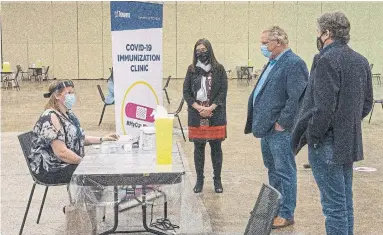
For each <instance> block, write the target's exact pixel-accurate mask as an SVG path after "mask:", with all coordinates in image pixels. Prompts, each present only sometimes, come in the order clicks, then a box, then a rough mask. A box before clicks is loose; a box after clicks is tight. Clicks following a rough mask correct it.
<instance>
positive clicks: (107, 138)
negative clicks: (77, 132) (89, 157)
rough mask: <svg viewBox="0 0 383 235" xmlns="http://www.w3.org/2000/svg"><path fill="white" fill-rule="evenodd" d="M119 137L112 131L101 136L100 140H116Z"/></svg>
mask: <svg viewBox="0 0 383 235" xmlns="http://www.w3.org/2000/svg"><path fill="white" fill-rule="evenodd" d="M119 138H120V136H119V135H117V134H116V133H112V134H108V135H106V136H104V137H102V141H116V140H118V139H119Z"/></svg>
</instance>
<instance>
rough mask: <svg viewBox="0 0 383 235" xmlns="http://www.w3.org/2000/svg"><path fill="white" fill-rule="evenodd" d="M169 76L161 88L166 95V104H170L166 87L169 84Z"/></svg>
mask: <svg viewBox="0 0 383 235" xmlns="http://www.w3.org/2000/svg"><path fill="white" fill-rule="evenodd" d="M170 78H171V76H169V77H168V79H167V80H166V83H165V86H164V88H163V89H162V90H163V91H165V95H166V99H167V100H168V104H170V99H169V95H168V91H167V88H168V86H169V82H170Z"/></svg>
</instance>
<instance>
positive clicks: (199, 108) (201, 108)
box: [192, 103, 204, 113]
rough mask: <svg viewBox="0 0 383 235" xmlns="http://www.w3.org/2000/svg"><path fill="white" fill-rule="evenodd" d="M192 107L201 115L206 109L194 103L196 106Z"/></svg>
mask: <svg viewBox="0 0 383 235" xmlns="http://www.w3.org/2000/svg"><path fill="white" fill-rule="evenodd" d="M192 107H193V108H194V109H195V110H197V111H198V112H199V113H200V112H201V111H202V110H203V109H204V107H203V106H201V105H199V104H197V103H194V104H193V105H192Z"/></svg>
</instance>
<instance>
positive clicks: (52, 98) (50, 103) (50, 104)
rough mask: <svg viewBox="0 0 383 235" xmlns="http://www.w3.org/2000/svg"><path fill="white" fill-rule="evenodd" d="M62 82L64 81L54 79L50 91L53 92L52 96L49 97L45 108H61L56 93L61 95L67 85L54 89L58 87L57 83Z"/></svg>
mask: <svg viewBox="0 0 383 235" xmlns="http://www.w3.org/2000/svg"><path fill="white" fill-rule="evenodd" d="M62 82H64V81H54V82H52V83H51V85H49V88H48V92H49V93H51V96H50V97H49V100H48V103H47V104H46V105H45V110H47V109H51V108H54V109H59V104H58V102H59V100H58V99H56V96H55V95H56V94H57V95H61V93H62V92H63V91H64V89H65V87H64V88H61V89H60V90H57V91H54V89H55V88H56V87H57V85H59V84H60V83H62Z"/></svg>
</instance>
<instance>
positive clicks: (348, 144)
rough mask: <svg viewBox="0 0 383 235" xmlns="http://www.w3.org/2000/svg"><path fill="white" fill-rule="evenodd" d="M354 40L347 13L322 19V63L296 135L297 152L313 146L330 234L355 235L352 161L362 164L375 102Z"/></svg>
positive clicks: (312, 159)
mask: <svg viewBox="0 0 383 235" xmlns="http://www.w3.org/2000/svg"><path fill="white" fill-rule="evenodd" d="M349 40H350V22H349V21H348V19H347V18H346V16H345V15H344V14H343V13H341V12H335V13H326V14H324V15H322V16H321V17H320V18H319V19H318V38H317V46H318V49H319V50H320V53H319V56H320V58H319V59H318V62H317V64H316V67H315V68H314V70H313V72H312V73H311V74H310V78H309V83H308V85H307V88H306V92H305V94H304V96H303V97H302V100H301V107H300V109H299V112H298V116H297V119H296V121H295V124H294V128H293V133H292V142H293V143H292V144H293V149H294V152H295V153H297V152H298V151H299V150H300V149H301V148H302V147H303V146H304V145H305V144H308V148H309V162H310V165H311V167H312V171H313V175H314V178H315V181H316V183H317V185H318V187H319V190H320V193H321V204H322V208H323V214H324V215H325V217H326V231H327V234H329V235H332V234H336V235H352V234H353V225H354V216H353V202H352V171H353V162H355V161H360V160H362V159H363V147H362V130H361V129H362V128H361V121H362V119H363V118H364V117H365V116H367V114H368V113H369V112H370V110H371V107H372V101H373V99H372V97H373V96H372V82H371V70H370V67H369V63H368V61H367V59H366V58H364V57H363V56H362V55H360V54H359V53H357V52H355V51H354V50H352V49H351V48H350V47H349V46H348V45H347V43H348V41H349Z"/></svg>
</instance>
